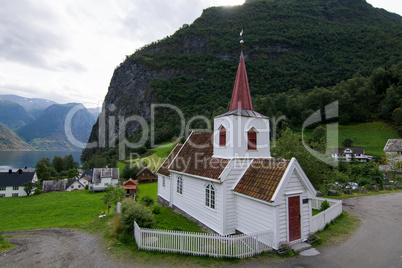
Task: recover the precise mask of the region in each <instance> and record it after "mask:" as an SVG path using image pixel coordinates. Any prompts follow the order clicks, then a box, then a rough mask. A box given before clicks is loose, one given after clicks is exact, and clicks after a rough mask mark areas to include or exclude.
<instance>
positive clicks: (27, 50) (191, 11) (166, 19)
mask: <svg viewBox="0 0 402 268" xmlns="http://www.w3.org/2000/svg"><path fill="white" fill-rule="evenodd" d="M243 2H244V0H191V1H189V0H169V1H168V0H102V1H98V0H57V1H54V0H31V1H30V0H0V94H16V95H20V96H24V97H37V98H45V99H50V100H53V101H56V102H58V103H68V102H81V103H84V104H85V105H86V106H88V107H94V106H98V105H101V104H102V101H103V99H104V97H105V95H106V93H107V88H108V86H109V82H110V79H111V77H112V74H113V70H114V69H115V67H116V66H117V65H118V64H119V63H120V62H122V61H123V60H124V58H125V55H131V54H132V53H133V52H134V51H135V50H136V49H137V48H140V47H142V46H143V45H145V44H148V43H150V42H152V41H156V40H158V39H162V38H163V37H165V36H167V35H171V34H173V33H174V32H175V31H176V30H177V29H178V28H179V27H180V26H182V25H183V24H184V23H188V24H190V23H192V22H193V21H194V19H196V18H197V17H199V16H200V15H201V13H202V10H203V9H205V8H207V7H210V6H221V5H238V4H241V3H243ZM368 2H369V3H371V4H372V5H373V6H374V7H381V8H385V9H386V10H388V11H391V12H394V13H398V14H402V1H400V0H368Z"/></svg>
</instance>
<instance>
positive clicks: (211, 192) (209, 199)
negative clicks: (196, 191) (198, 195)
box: [205, 184, 215, 209]
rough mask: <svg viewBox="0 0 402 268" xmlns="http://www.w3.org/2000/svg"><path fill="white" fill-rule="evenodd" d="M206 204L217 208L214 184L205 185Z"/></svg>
mask: <svg viewBox="0 0 402 268" xmlns="http://www.w3.org/2000/svg"><path fill="white" fill-rule="evenodd" d="M205 205H206V206H207V207H210V208H212V209H215V188H214V186H213V185H212V184H208V185H207V186H206V187H205Z"/></svg>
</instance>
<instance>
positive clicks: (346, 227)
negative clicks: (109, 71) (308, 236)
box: [312, 211, 360, 247]
mask: <svg viewBox="0 0 402 268" xmlns="http://www.w3.org/2000/svg"><path fill="white" fill-rule="evenodd" d="M359 226H360V219H359V217H357V216H355V215H353V214H350V213H348V212H346V211H343V212H342V214H341V215H339V216H338V217H337V218H336V219H335V220H333V221H332V222H331V223H329V224H327V226H326V227H325V229H324V230H322V231H319V232H317V234H318V236H319V237H320V238H321V239H320V240H318V241H317V242H314V243H313V244H312V245H313V246H326V247H327V246H331V245H336V244H339V243H343V242H345V241H346V240H348V239H349V238H350V237H351V235H352V234H353V233H354V232H355V231H356V230H357V228H358V227H359Z"/></svg>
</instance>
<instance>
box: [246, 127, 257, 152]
mask: <svg viewBox="0 0 402 268" xmlns="http://www.w3.org/2000/svg"><path fill="white" fill-rule="evenodd" d="M247 138H248V143H247V149H248V150H257V132H256V131H255V130H254V129H253V128H252V129H250V130H249V131H248V132H247Z"/></svg>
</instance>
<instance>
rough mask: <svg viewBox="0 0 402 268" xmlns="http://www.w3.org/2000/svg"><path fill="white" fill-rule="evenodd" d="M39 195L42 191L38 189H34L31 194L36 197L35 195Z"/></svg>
mask: <svg viewBox="0 0 402 268" xmlns="http://www.w3.org/2000/svg"><path fill="white" fill-rule="evenodd" d="M41 193H42V190H41V189H39V187H38V188H36V189H35V191H34V193H33V194H35V195H37V194H41Z"/></svg>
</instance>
